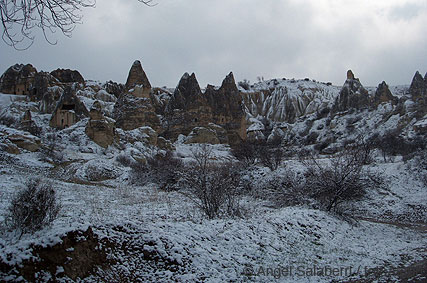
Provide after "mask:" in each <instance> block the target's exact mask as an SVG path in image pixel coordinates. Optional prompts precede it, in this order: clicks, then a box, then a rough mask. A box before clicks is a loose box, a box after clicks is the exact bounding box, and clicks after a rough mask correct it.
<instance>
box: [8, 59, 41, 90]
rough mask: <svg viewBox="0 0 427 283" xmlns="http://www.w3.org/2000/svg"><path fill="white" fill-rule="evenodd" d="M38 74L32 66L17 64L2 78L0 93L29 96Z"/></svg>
mask: <svg viewBox="0 0 427 283" xmlns="http://www.w3.org/2000/svg"><path fill="white" fill-rule="evenodd" d="M36 74H37V70H36V68H34V67H33V66H32V65H31V64H27V65H23V64H15V65H13V66H12V67H10V68H9V69H7V70H6V72H4V74H3V75H2V76H1V77H0V92H2V93H7V94H20V95H28V94H30V90H31V88H32V85H33V83H34V78H35V76H36Z"/></svg>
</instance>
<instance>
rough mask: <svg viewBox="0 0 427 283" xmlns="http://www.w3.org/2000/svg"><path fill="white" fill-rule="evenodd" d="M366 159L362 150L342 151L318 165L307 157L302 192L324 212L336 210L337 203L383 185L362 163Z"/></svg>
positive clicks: (319, 162)
mask: <svg viewBox="0 0 427 283" xmlns="http://www.w3.org/2000/svg"><path fill="white" fill-rule="evenodd" d="M368 156H369V155H366V152H365V151H364V149H363V148H362V147H352V148H345V149H344V150H343V151H341V152H340V153H338V154H337V155H335V156H333V157H331V158H329V159H328V160H323V161H324V162H321V161H319V160H317V159H315V158H314V157H313V156H312V155H309V156H308V158H307V159H302V160H301V162H302V163H303V165H304V166H305V173H304V175H305V191H306V192H307V194H308V195H309V196H310V197H312V198H313V199H315V200H317V201H318V202H319V204H320V206H321V207H322V208H323V209H325V210H327V211H331V210H334V211H338V207H339V205H340V204H341V203H344V202H348V201H351V200H357V199H360V198H361V197H363V196H364V195H365V194H366V192H367V190H368V189H370V188H373V187H374V186H378V185H381V184H383V183H384V181H383V180H382V179H381V177H380V176H379V175H375V174H373V173H371V172H370V171H369V170H368V169H367V168H366V167H364V164H366V163H367V160H368Z"/></svg>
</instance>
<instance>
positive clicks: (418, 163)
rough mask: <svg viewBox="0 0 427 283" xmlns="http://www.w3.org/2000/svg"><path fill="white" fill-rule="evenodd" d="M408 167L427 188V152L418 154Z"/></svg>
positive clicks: (423, 151) (408, 163)
mask: <svg viewBox="0 0 427 283" xmlns="http://www.w3.org/2000/svg"><path fill="white" fill-rule="evenodd" d="M407 167H408V169H409V170H410V172H411V173H412V174H413V175H414V176H415V179H417V180H420V181H421V182H422V183H423V184H424V185H425V186H426V187H427V150H422V151H419V152H417V154H416V155H415V156H414V157H413V158H412V160H410V161H408V162H407Z"/></svg>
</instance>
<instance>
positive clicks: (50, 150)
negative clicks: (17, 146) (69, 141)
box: [41, 132, 64, 163]
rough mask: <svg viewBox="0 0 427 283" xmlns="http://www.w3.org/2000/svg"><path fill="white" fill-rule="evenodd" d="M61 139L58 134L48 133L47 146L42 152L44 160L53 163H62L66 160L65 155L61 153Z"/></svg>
mask: <svg viewBox="0 0 427 283" xmlns="http://www.w3.org/2000/svg"><path fill="white" fill-rule="evenodd" d="M60 143H61V138H60V137H59V135H58V133H55V132H53V133H48V134H47V135H46V139H45V146H44V147H43V148H42V150H41V154H42V157H43V159H45V160H47V161H50V162H53V163H61V162H62V161H63V160H64V155H63V153H62V152H61V148H60V147H61V146H60Z"/></svg>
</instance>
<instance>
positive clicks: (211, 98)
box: [205, 73, 246, 144]
mask: <svg viewBox="0 0 427 283" xmlns="http://www.w3.org/2000/svg"><path fill="white" fill-rule="evenodd" d="M205 96H206V97H207V100H208V104H209V106H210V107H211V108H212V116H213V117H212V118H213V119H212V120H213V123H214V124H216V125H219V126H221V127H222V128H224V129H225V130H226V131H227V136H228V142H229V143H230V144H236V143H239V142H240V141H241V140H244V139H246V117H245V113H244V108H243V101H242V97H241V95H240V93H239V90H238V89H237V86H236V82H235V81H234V76H233V73H230V74H228V76H227V77H226V78H225V79H224V80H223V82H222V85H221V87H220V88H219V89H218V90H215V88H214V87H209V86H208V88H207V89H206V92H205Z"/></svg>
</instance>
